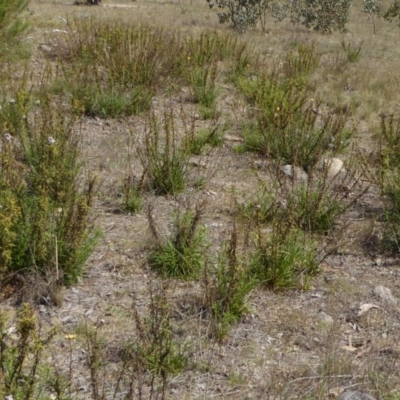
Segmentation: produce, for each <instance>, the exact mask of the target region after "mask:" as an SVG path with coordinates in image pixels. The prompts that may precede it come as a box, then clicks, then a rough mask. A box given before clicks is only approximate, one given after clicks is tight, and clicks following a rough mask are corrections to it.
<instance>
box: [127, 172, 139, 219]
mask: <svg viewBox="0 0 400 400" xmlns="http://www.w3.org/2000/svg"><path fill="white" fill-rule="evenodd" d="M122 205H123V209H124V210H125V211H127V212H130V213H136V212H138V211H140V210H141V209H142V207H143V198H142V194H141V190H140V187H139V185H138V184H136V183H135V182H134V180H133V178H132V177H131V176H130V175H128V176H127V177H126V178H125V179H124V183H123V192H122Z"/></svg>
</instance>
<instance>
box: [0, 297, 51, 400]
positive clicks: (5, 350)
mask: <svg viewBox="0 0 400 400" xmlns="http://www.w3.org/2000/svg"><path fill="white" fill-rule="evenodd" d="M6 324H7V316H6V314H5V313H4V312H1V313H0V396H1V397H2V398H6V397H7V396H10V397H13V398H15V399H21V400H29V399H31V398H37V397H36V396H38V395H39V394H40V393H41V392H42V391H43V389H44V385H45V381H44V379H40V374H41V370H42V369H43V368H44V365H43V360H42V353H43V350H44V349H45V348H46V346H47V345H48V344H49V342H50V341H51V340H52V339H53V337H54V335H55V334H56V329H53V330H51V331H49V332H48V333H47V334H46V335H45V336H44V337H41V334H40V330H39V327H38V321H37V317H36V315H35V312H34V310H33V309H32V308H31V307H30V306H29V305H28V304H24V305H22V307H21V308H20V309H19V310H18V314H17V324H16V327H15V333H13V329H12V328H9V329H8V328H7V326H6Z"/></svg>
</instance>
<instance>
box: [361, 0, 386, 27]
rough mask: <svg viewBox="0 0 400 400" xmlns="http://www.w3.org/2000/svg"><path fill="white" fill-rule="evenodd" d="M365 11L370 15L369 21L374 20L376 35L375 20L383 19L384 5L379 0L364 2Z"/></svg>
mask: <svg viewBox="0 0 400 400" xmlns="http://www.w3.org/2000/svg"><path fill="white" fill-rule="evenodd" d="M363 3H364V8H363V11H364V12H365V13H367V14H368V19H372V23H373V25H374V34H375V33H376V26H375V18H376V17H378V18H381V17H382V5H381V3H380V1H379V0H363Z"/></svg>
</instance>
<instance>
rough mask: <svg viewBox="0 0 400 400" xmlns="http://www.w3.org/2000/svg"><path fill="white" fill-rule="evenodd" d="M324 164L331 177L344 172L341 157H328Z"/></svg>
mask: <svg viewBox="0 0 400 400" xmlns="http://www.w3.org/2000/svg"><path fill="white" fill-rule="evenodd" d="M323 166H324V169H325V170H326V174H327V176H328V177H329V178H335V177H336V176H337V175H339V173H340V172H344V166H343V161H342V160H341V159H340V158H327V159H325V160H324V163H323Z"/></svg>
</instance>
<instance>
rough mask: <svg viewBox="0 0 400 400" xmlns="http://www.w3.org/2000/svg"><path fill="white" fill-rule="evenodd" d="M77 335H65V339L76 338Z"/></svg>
mask: <svg viewBox="0 0 400 400" xmlns="http://www.w3.org/2000/svg"><path fill="white" fill-rule="evenodd" d="M75 338H76V335H65V339H68V340H72V339H75Z"/></svg>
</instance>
